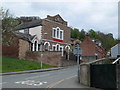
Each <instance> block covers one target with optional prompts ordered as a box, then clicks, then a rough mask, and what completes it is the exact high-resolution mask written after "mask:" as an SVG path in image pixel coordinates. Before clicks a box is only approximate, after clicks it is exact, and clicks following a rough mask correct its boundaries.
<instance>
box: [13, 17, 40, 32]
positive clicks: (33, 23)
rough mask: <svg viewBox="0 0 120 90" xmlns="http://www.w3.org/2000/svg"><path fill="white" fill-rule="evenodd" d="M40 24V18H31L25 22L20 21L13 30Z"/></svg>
mask: <svg viewBox="0 0 120 90" xmlns="http://www.w3.org/2000/svg"><path fill="white" fill-rule="evenodd" d="M40 25H41V26H42V20H41V19H40V20H33V21H31V22H25V23H22V24H20V25H18V26H17V27H16V28H15V30H20V29H26V28H31V27H35V26H40Z"/></svg>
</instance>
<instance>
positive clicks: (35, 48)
mask: <svg viewBox="0 0 120 90" xmlns="http://www.w3.org/2000/svg"><path fill="white" fill-rule="evenodd" d="M34 51H37V41H35V46H34Z"/></svg>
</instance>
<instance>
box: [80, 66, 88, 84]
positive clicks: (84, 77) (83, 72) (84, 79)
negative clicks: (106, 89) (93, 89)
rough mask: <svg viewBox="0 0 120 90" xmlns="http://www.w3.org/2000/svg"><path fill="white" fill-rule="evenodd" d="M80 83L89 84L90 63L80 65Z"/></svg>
mask: <svg viewBox="0 0 120 90" xmlns="http://www.w3.org/2000/svg"><path fill="white" fill-rule="evenodd" d="M80 83H81V84H83V85H86V86H90V65H89V64H81V65H80Z"/></svg>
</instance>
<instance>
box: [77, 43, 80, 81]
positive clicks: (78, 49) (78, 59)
mask: <svg viewBox="0 0 120 90" xmlns="http://www.w3.org/2000/svg"><path fill="white" fill-rule="evenodd" d="M77 50H79V44H77ZM79 56H80V55H79V54H77V66H78V82H80V64H79V63H80V62H79V59H80V57H79Z"/></svg>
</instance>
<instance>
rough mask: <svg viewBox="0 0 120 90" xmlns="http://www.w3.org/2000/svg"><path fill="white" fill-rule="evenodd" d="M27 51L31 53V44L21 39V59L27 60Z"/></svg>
mask: <svg viewBox="0 0 120 90" xmlns="http://www.w3.org/2000/svg"><path fill="white" fill-rule="evenodd" d="M27 51H29V42H27V41H25V40H22V39H19V59H25V57H26V52H27Z"/></svg>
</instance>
